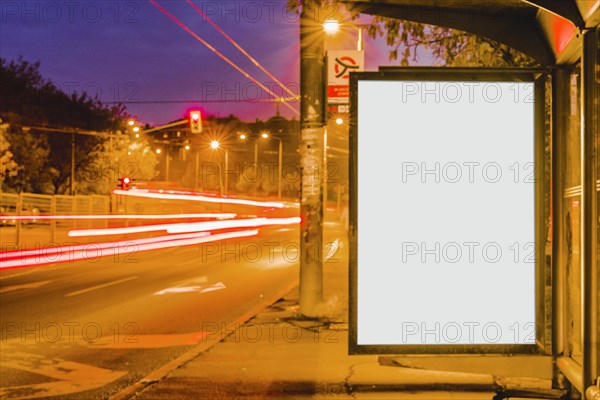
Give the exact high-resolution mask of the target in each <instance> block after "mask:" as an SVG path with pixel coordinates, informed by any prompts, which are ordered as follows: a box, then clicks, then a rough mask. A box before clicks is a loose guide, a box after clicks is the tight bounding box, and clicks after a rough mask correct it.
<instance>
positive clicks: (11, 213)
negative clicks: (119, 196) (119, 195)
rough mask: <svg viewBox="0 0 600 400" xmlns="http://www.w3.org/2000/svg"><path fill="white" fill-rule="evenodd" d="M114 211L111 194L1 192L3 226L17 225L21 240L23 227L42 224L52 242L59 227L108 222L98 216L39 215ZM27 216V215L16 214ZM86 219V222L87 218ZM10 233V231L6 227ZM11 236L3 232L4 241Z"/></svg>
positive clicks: (88, 225) (88, 213)
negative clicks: (64, 216) (81, 194)
mask: <svg viewBox="0 0 600 400" xmlns="http://www.w3.org/2000/svg"><path fill="white" fill-rule="evenodd" d="M109 213H110V197H109V196H100V195H90V196H80V195H78V196H66V195H45V194H35V193H18V194H15V193H4V192H2V193H0V228H6V227H14V228H15V235H14V239H15V242H16V243H20V242H21V238H22V229H23V227H24V226H27V227H28V228H30V227H31V228H34V227H35V228H41V233H42V234H43V232H47V233H48V236H47V237H48V238H49V239H50V241H51V242H54V241H55V240H56V232H57V229H61V228H72V227H75V226H78V227H81V226H82V224H85V225H86V226H87V227H94V226H105V225H106V220H98V219H84V218H82V219H81V220H80V219H68V220H61V219H47V218H36V217H38V216H48V215H50V216H61V215H102V214H109ZM22 216H26V217H28V218H27V219H20V218H15V217H22ZM84 221H85V222H84ZM6 234H7V235H8V234H9V233H8V231H6ZM5 240H8V238H5V237H4V235H3V238H2V241H5Z"/></svg>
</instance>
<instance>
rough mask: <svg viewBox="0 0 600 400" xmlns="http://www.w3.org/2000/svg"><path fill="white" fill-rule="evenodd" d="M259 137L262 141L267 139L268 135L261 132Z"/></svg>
mask: <svg viewBox="0 0 600 400" xmlns="http://www.w3.org/2000/svg"><path fill="white" fill-rule="evenodd" d="M260 136H261V137H262V138H263V139H267V138H268V137H269V134H268V133H267V132H263V133H261V134H260Z"/></svg>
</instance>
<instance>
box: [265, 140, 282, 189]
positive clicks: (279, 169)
mask: <svg viewBox="0 0 600 400" xmlns="http://www.w3.org/2000/svg"><path fill="white" fill-rule="evenodd" d="M260 136H261V137H262V138H263V139H268V138H272V139H276V140H278V141H279V163H278V169H277V177H278V178H277V180H278V183H277V199H278V200H281V177H282V174H281V172H282V165H283V141H282V140H281V138H278V137H274V136H269V134H268V133H267V132H263V133H262V134H261V135H260Z"/></svg>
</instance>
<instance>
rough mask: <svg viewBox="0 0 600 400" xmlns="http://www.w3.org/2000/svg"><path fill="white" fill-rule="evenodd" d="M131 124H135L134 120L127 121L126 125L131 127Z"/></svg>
mask: <svg viewBox="0 0 600 400" xmlns="http://www.w3.org/2000/svg"><path fill="white" fill-rule="evenodd" d="M133 124H135V121H134V120H132V119H130V120H129V121H127V125H129V126H133Z"/></svg>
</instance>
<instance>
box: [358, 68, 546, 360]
mask: <svg viewBox="0 0 600 400" xmlns="http://www.w3.org/2000/svg"><path fill="white" fill-rule="evenodd" d="M549 73H550V69H548V68H447V67H443V68H442V67H381V68H380V70H379V71H363V72H352V73H351V74H350V143H349V147H350V160H349V169H350V171H349V172H350V198H349V223H350V226H349V233H348V235H349V241H350V260H349V268H350V270H349V322H350V324H349V335H348V353H349V354H351V355H358V354H483V353H485V354H538V355H539V354H546V353H547V352H546V348H547V347H548V346H547V343H546V342H547V341H548V340H549V339H550V338H548V337H547V335H546V331H547V329H546V328H547V324H548V321H547V319H546V316H545V315H546V312H545V304H546V298H545V297H546V295H545V281H546V276H545V275H546V274H545V263H546V260H545V259H546V254H545V226H544V193H545V191H550V188H549V187H548V188H546V187H545V184H544V183H545V174H546V171H545V162H544V161H545V144H544V141H545V132H544V130H545V95H546V87H545V84H546V79H547V77H548V76H549ZM408 80H410V81H459V82H531V83H533V84H534V93H535V103H534V121H535V127H534V163H535V174H536V177H537V179H536V181H535V183H534V185H535V186H534V208H535V210H534V213H535V229H534V235H535V246H536V247H535V248H536V260H535V287H536V289H535V290H536V294H535V302H536V305H535V314H536V316H535V318H536V343H535V344H472V345H471V344H456V345H452V344H441V345H432V344H423V345H414V344H410V345H408V344H407V345H403V344H376V345H372V344H369V345H359V344H358V235H357V234H358V135H359V132H358V82H359V81H408ZM499 295H500V292H499Z"/></svg>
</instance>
